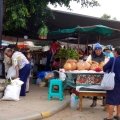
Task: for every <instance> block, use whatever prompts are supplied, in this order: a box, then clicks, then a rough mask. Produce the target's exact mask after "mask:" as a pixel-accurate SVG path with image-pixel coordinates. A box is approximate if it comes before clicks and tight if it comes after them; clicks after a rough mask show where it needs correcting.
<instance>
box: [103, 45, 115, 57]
mask: <svg viewBox="0 0 120 120" xmlns="http://www.w3.org/2000/svg"><path fill="white" fill-rule="evenodd" d="M112 48H113V47H112V46H111V45H107V46H106V47H105V52H104V54H105V56H106V57H109V58H111V57H114V55H113V52H112Z"/></svg>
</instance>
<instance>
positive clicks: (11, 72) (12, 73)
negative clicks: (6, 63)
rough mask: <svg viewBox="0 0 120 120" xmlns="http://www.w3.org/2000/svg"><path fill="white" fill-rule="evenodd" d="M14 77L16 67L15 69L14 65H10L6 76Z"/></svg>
mask: <svg viewBox="0 0 120 120" xmlns="http://www.w3.org/2000/svg"><path fill="white" fill-rule="evenodd" d="M15 77H16V69H15V67H14V66H11V67H10V68H9V69H8V72H7V76H6V78H15Z"/></svg>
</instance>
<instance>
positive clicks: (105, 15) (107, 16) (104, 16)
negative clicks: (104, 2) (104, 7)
mask: <svg viewBox="0 0 120 120" xmlns="http://www.w3.org/2000/svg"><path fill="white" fill-rule="evenodd" d="M101 18H104V19H110V18H111V16H110V15H108V14H106V13H105V14H103V15H102V17H101Z"/></svg>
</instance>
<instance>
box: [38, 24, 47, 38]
mask: <svg viewBox="0 0 120 120" xmlns="http://www.w3.org/2000/svg"><path fill="white" fill-rule="evenodd" d="M47 33H48V28H47V26H46V25H45V24H43V26H42V27H41V28H40V29H39V30H38V35H41V36H47Z"/></svg>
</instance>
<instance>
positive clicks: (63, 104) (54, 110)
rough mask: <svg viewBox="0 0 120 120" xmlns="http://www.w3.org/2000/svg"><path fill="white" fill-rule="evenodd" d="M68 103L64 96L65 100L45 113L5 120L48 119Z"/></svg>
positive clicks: (67, 97)
mask: <svg viewBox="0 0 120 120" xmlns="http://www.w3.org/2000/svg"><path fill="white" fill-rule="evenodd" d="M69 102H70V97H69V96H65V99H64V100H63V101H61V102H60V103H59V104H56V105H54V106H53V107H50V108H48V110H47V111H46V112H42V113H41V112H36V113H34V114H33V115H29V116H25V117H20V118H13V119H7V120H40V119H43V118H46V117H50V116H52V115H54V114H55V113H57V112H59V111H60V110H62V109H63V108H65V107H66V106H67V105H68V104H69Z"/></svg>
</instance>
